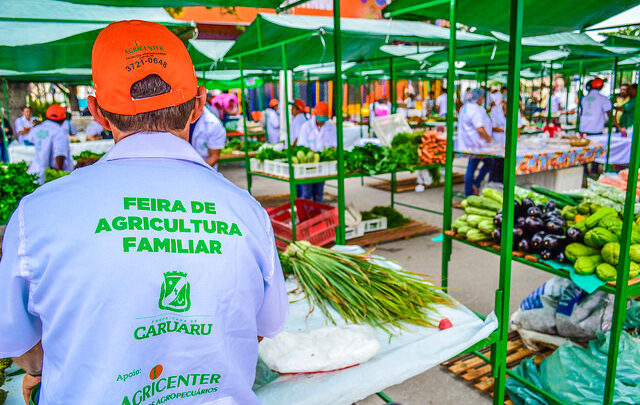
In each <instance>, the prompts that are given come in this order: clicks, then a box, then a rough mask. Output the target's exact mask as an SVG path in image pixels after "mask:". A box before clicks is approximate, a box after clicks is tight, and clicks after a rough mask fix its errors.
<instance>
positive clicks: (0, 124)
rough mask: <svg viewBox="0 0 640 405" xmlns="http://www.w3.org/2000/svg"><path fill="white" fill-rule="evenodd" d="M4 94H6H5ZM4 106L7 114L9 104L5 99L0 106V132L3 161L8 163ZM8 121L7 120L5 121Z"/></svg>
mask: <svg viewBox="0 0 640 405" xmlns="http://www.w3.org/2000/svg"><path fill="white" fill-rule="evenodd" d="M4 83H5V82H4V80H3V81H2V88H3V89H4ZM5 94H6V92H5ZM5 106H6V110H7V114H8V111H9V104H8V103H6V99H5V105H4V106H3V105H0V130H2V149H3V155H4V157H5V159H4V161H5V162H9V138H7V132H6V127H5V126H4V118H5V116H4V113H5ZM7 120H8V119H7Z"/></svg>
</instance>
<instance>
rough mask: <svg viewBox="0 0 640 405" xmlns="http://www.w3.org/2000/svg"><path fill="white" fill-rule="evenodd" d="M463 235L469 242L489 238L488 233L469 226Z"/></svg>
mask: <svg viewBox="0 0 640 405" xmlns="http://www.w3.org/2000/svg"><path fill="white" fill-rule="evenodd" d="M465 236H466V237H467V239H468V240H470V241H471V242H479V241H482V240H487V239H491V236H490V235H487V234H486V233H484V232H482V231H480V230H478V229H474V228H471V229H470V230H469V231H468V232H467V234H466V235H465Z"/></svg>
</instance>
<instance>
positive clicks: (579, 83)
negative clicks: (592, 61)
mask: <svg viewBox="0 0 640 405" xmlns="http://www.w3.org/2000/svg"><path fill="white" fill-rule="evenodd" d="M578 69H579V70H580V81H579V82H578V116H577V117H576V127H577V128H578V131H580V106H581V105H582V78H583V77H584V68H583V67H582V59H580V64H579V65H578Z"/></svg>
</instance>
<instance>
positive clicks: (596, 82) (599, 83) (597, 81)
mask: <svg viewBox="0 0 640 405" xmlns="http://www.w3.org/2000/svg"><path fill="white" fill-rule="evenodd" d="M602 86H604V80H602V79H601V78H599V77H596V78H595V79H593V80H591V87H592V88H594V89H598V90H599V89H601V88H602Z"/></svg>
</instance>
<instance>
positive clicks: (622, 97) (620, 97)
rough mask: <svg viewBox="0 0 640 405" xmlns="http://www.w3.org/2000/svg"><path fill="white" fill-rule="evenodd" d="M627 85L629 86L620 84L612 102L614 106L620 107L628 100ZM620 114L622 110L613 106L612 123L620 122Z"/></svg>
mask: <svg viewBox="0 0 640 405" xmlns="http://www.w3.org/2000/svg"><path fill="white" fill-rule="evenodd" d="M627 87H629V85H628V84H626V83H622V84H621V85H620V92H619V93H618V94H616V99H615V103H614V105H615V106H618V107H621V106H622V105H623V104H624V103H626V102H627V101H629V95H628V94H627ZM621 116H622V112H621V111H618V110H617V109H615V108H614V115H613V122H614V123H617V122H620V117H621ZM616 125H617V124H616Z"/></svg>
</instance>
